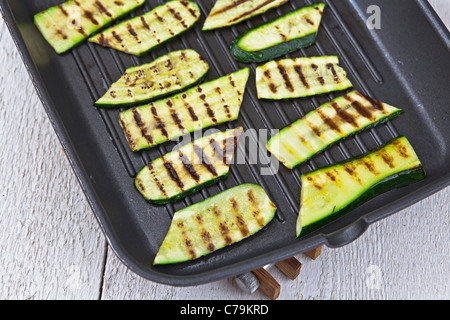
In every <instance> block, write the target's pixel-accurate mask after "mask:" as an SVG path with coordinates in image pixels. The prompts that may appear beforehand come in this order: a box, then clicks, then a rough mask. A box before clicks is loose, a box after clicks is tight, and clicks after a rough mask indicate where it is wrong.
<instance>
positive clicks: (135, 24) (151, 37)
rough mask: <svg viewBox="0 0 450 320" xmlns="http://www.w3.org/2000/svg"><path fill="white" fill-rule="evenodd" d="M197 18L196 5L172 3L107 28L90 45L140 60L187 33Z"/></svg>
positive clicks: (172, 0)
mask: <svg viewBox="0 0 450 320" xmlns="http://www.w3.org/2000/svg"><path fill="white" fill-rule="evenodd" d="M199 18H200V10H199V8H198V6H197V4H196V3H194V2H191V1H187V0H183V1H180V0H171V1H168V2H167V3H165V4H163V5H160V6H158V7H156V8H154V9H153V10H151V11H149V12H147V13H145V14H144V15H141V16H138V17H135V18H132V19H130V20H128V21H124V22H122V23H120V24H118V25H116V26H113V27H110V28H109V29H107V30H105V31H103V32H101V33H100V34H98V35H95V36H93V37H91V38H89V41H90V42H93V43H97V44H99V45H102V46H105V44H107V45H106V46H107V47H110V48H114V49H116V50H120V51H124V52H126V53H129V54H133V55H137V56H140V55H143V54H145V53H147V52H148V51H150V50H152V49H153V48H155V47H157V46H159V45H161V44H162V43H164V42H166V41H169V40H171V39H172V38H174V37H175V36H178V35H180V34H181V33H183V32H185V31H187V30H189V29H190V28H191V27H192V26H193V25H194V24H195V23H196V22H197V21H198V19H199ZM118 37H120V40H119V38H118ZM105 40H106V42H105Z"/></svg>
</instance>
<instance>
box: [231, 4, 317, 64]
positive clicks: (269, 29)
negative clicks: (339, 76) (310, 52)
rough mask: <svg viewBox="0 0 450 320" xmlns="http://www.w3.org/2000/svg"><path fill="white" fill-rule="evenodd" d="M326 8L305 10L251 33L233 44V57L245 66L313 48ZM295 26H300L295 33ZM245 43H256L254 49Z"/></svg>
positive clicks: (246, 33)
mask: <svg viewBox="0 0 450 320" xmlns="http://www.w3.org/2000/svg"><path fill="white" fill-rule="evenodd" d="M324 8H325V4H324V3H320V4H317V5H314V6H309V7H304V8H301V9H298V10H295V11H292V12H290V13H288V14H286V15H284V16H281V17H279V18H277V19H275V20H272V21H270V22H267V23H264V24H262V25H260V26H257V27H254V28H252V29H249V30H247V31H246V32H244V33H243V34H241V35H239V36H238V37H237V38H236V39H235V40H234V41H233V42H232V44H231V47H230V50H231V54H232V55H233V57H234V58H235V59H236V60H238V61H240V62H244V63H249V62H265V61H269V60H272V59H275V58H277V57H280V56H282V55H285V54H288V53H291V52H294V51H297V50H298V49H300V48H306V47H310V46H312V45H313V44H314V43H315V42H316V38H317V33H318V30H319V26H320V23H321V20H322V14H323V10H324ZM293 25H294V26H298V29H297V30H296V32H292V31H291V30H292V29H293V27H292V26H293ZM284 30H286V31H284ZM305 30H306V31H305ZM274 38H278V39H277V40H276V41H274V40H273V39H274ZM246 39H253V40H252V41H251V42H253V46H254V47H252V48H248V47H247V48H246V47H245V44H243V42H244V40H246ZM265 39H268V40H265ZM255 43H257V45H255Z"/></svg>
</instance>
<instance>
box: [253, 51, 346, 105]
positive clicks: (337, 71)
mask: <svg viewBox="0 0 450 320" xmlns="http://www.w3.org/2000/svg"><path fill="white" fill-rule="evenodd" d="M351 87H353V85H352V83H351V81H350V80H349V79H348V77H347V72H346V71H345V70H344V69H343V68H341V67H340V66H339V58H338V57H337V56H320V57H307V58H294V59H282V60H279V61H274V60H272V61H269V62H267V63H266V64H264V65H262V66H259V67H257V68H256V89H257V93H258V98H259V99H264V100H288V99H294V98H303V97H310V96H315V95H319V94H324V93H329V92H334V91H342V90H345V89H348V88H351Z"/></svg>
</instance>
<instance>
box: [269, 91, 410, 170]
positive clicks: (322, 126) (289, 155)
mask: <svg viewBox="0 0 450 320" xmlns="http://www.w3.org/2000/svg"><path fill="white" fill-rule="evenodd" d="M401 113H403V111H402V110H401V109H398V108H395V107H393V106H390V105H388V104H386V103H383V102H380V101H376V100H374V99H372V98H369V97H365V96H364V95H363V94H361V93H360V92H358V91H357V90H355V91H352V92H350V93H348V94H346V95H344V96H342V97H338V98H336V99H334V100H333V101H331V102H328V103H325V104H323V105H322V106H320V107H319V108H318V109H316V110H313V111H311V112H310V113H308V114H307V115H306V116H305V117H304V118H302V119H299V120H297V121H296V122H294V123H293V124H291V125H289V126H288V127H286V128H284V129H282V130H281V131H280V132H279V133H278V134H277V135H275V136H273V137H272V138H270V139H269V141H268V143H267V149H268V150H269V151H270V152H271V153H272V154H273V155H274V156H276V157H277V158H278V160H280V162H281V163H283V164H284V165H285V166H286V167H288V168H290V169H292V168H295V167H297V166H299V165H301V164H302V163H303V162H305V161H307V160H309V159H310V158H311V157H313V156H314V155H315V154H316V153H318V152H321V151H323V150H325V149H326V148H328V147H330V146H331V145H332V144H334V143H336V142H338V141H340V140H342V139H344V138H346V137H349V136H351V135H354V134H356V133H358V132H360V131H362V130H366V129H369V128H372V127H374V126H376V125H378V124H381V123H384V122H387V121H389V120H391V119H393V118H395V117H397V116H398V115H400V114H401Z"/></svg>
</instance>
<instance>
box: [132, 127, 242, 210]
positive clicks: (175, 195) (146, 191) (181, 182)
mask: <svg viewBox="0 0 450 320" xmlns="http://www.w3.org/2000/svg"><path fill="white" fill-rule="evenodd" d="M241 133H242V128H237V129H232V130H228V131H225V132H219V133H216V134H213V135H211V136H206V137H203V138H200V139H197V140H196V141H194V142H192V143H189V144H187V145H185V146H183V147H181V148H180V149H178V150H175V151H172V152H170V153H168V154H166V155H164V156H162V157H160V158H158V159H156V160H154V161H152V162H151V163H150V164H148V165H147V166H146V167H144V168H143V169H142V170H141V171H140V172H139V173H138V175H137V176H136V179H135V186H136V188H137V189H138V191H139V192H140V193H141V194H142V195H143V196H144V197H145V199H147V200H148V201H150V202H152V203H155V204H164V203H168V202H172V201H175V200H178V199H181V198H183V197H185V196H186V195H188V194H190V193H192V192H195V191H197V190H199V189H201V188H202V187H203V186H205V185H207V184H211V183H213V182H214V181H217V180H218V179H223V178H225V177H226V176H227V174H228V171H229V168H230V163H231V160H232V158H233V154H234V150H235V148H236V145H237V141H238V138H239V137H240V135H241ZM230 139H231V141H233V142H235V143H233V145H232V146H227V148H226V149H222V150H221V151H220V152H221V153H222V154H223V157H219V158H218V157H216V151H215V149H216V148H217V146H215V145H213V144H212V143H211V141H215V142H217V143H218V144H219V145H221V144H222V143H225V141H230Z"/></svg>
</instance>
